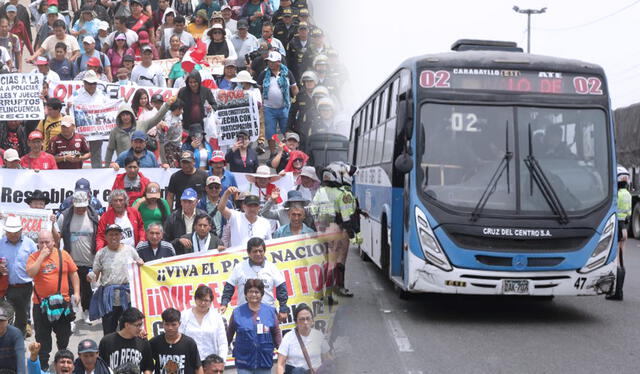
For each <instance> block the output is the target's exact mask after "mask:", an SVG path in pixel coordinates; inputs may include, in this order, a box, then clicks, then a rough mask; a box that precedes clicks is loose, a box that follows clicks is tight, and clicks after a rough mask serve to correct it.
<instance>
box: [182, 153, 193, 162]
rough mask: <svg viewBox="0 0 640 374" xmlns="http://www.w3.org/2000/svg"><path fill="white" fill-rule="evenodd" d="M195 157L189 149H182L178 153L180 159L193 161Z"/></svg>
mask: <svg viewBox="0 0 640 374" xmlns="http://www.w3.org/2000/svg"><path fill="white" fill-rule="evenodd" d="M195 160H196V158H195V157H194V156H193V152H191V151H182V153H181V154H180V161H181V162H182V161H191V162H193V161H195Z"/></svg>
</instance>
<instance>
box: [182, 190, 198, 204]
mask: <svg viewBox="0 0 640 374" xmlns="http://www.w3.org/2000/svg"><path fill="white" fill-rule="evenodd" d="M180 200H191V201H195V200H198V193H197V192H196V190H194V189H193V188H187V189H186V190H184V191H182V195H181V196H180Z"/></svg>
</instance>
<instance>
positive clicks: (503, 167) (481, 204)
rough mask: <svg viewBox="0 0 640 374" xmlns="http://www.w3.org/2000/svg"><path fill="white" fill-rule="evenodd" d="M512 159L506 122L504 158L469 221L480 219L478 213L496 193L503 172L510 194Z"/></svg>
mask: <svg viewBox="0 0 640 374" xmlns="http://www.w3.org/2000/svg"><path fill="white" fill-rule="evenodd" d="M512 158H513V152H511V151H510V150H509V121H508V120H507V123H506V127H505V152H504V156H502V159H501V160H500V164H498V167H497V168H496V171H495V172H494V173H493V175H492V176H491V179H490V180H489V183H488V184H487V187H485V188H484V191H482V196H480V200H478V203H477V204H476V207H475V208H474V209H473V212H471V221H476V220H477V219H478V218H479V217H480V213H481V212H482V210H483V209H484V206H485V205H487V201H489V198H490V197H491V195H492V194H493V193H494V192H495V191H496V187H497V185H498V181H499V180H500V178H501V177H502V173H504V171H505V170H506V171H507V194H510V193H511V181H510V178H509V174H510V173H509V170H510V168H509V162H511V159H512Z"/></svg>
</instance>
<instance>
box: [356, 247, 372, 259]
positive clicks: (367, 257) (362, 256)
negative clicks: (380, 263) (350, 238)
mask: <svg viewBox="0 0 640 374" xmlns="http://www.w3.org/2000/svg"><path fill="white" fill-rule="evenodd" d="M358 255H359V256H360V258H361V259H362V261H364V262H370V261H371V259H370V258H369V255H368V254H367V252H365V251H364V250H363V249H362V245H359V246H358Z"/></svg>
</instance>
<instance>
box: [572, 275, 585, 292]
mask: <svg viewBox="0 0 640 374" xmlns="http://www.w3.org/2000/svg"><path fill="white" fill-rule="evenodd" d="M585 283H587V278H585V277H579V278H578V279H576V283H574V284H573V287H575V288H576V290H583V289H584V284H585Z"/></svg>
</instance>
